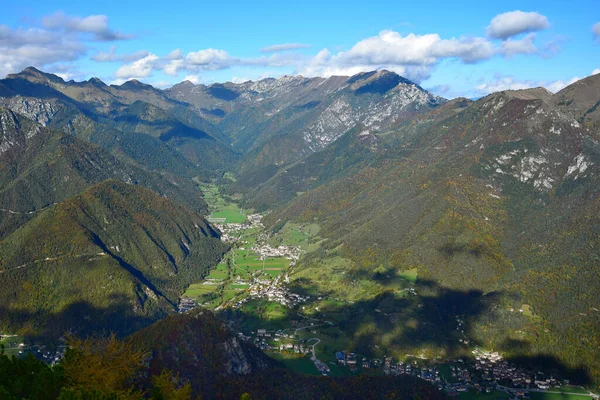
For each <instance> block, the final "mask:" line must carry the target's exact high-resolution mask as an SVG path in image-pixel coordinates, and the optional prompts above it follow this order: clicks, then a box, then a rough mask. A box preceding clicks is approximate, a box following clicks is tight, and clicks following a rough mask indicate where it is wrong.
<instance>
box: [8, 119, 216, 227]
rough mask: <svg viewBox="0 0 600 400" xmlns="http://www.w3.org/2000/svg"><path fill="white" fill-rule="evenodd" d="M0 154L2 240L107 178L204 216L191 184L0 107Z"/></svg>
mask: <svg viewBox="0 0 600 400" xmlns="http://www.w3.org/2000/svg"><path fill="white" fill-rule="evenodd" d="M0 149H1V150H0V208H1V209H2V218H0V238H1V237H3V236H4V235H6V234H7V233H9V232H11V231H12V230H14V229H15V228H17V227H18V226H19V225H20V224H22V223H24V222H25V221H27V220H29V219H31V218H32V217H33V216H34V215H35V213H36V212H39V211H40V210H42V209H44V208H45V207H48V206H51V205H53V204H55V203H58V202H60V201H62V200H65V199H66V198H68V197H71V196H74V195H76V194H78V193H80V192H81V191H83V190H84V189H86V188H87V187H89V186H91V185H93V184H95V183H99V182H102V181H104V180H106V179H116V180H120V181H123V182H127V183H135V184H139V185H142V186H145V187H147V188H150V189H152V190H153V191H154V192H156V193H157V194H158V195H160V196H163V195H164V196H166V197H168V198H170V199H172V200H174V201H176V202H179V203H181V204H184V205H187V206H188V207H190V208H191V209H193V210H195V211H196V212H199V213H204V212H206V203H204V201H203V200H202V199H201V198H199V195H198V190H197V188H196V186H195V184H194V183H193V182H191V181H190V180H189V179H185V178H182V177H177V176H174V175H165V174H158V173H154V172H150V171H147V170H145V169H143V168H140V167H139V166H136V165H134V164H131V163H127V162H124V161H121V160H119V159H117V158H116V157H114V156H113V155H111V154H110V153H109V152H107V151H106V150H104V149H102V148H101V147H99V146H96V145H93V144H90V143H88V142H86V141H83V140H80V139H78V138H76V137H74V136H73V135H70V134H68V133H63V132H60V131H56V130H52V129H48V128H45V127H42V126H40V125H39V124H37V123H35V122H33V121H31V120H29V119H28V118H26V117H23V116H21V115H18V114H16V113H14V112H12V111H10V110H7V109H5V108H1V107H0Z"/></svg>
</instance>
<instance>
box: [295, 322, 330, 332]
mask: <svg viewBox="0 0 600 400" xmlns="http://www.w3.org/2000/svg"><path fill="white" fill-rule="evenodd" d="M323 325H325V324H319V325H307V326H303V327H301V328H298V329H296V330H295V331H294V335H295V334H296V333H298V331H301V330H302V329H306V328H316V327H319V326H323Z"/></svg>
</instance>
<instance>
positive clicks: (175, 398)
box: [151, 370, 192, 400]
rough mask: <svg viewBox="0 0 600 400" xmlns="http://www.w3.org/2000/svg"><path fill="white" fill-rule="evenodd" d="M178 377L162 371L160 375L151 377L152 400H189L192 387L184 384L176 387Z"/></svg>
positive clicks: (187, 383)
mask: <svg viewBox="0 0 600 400" xmlns="http://www.w3.org/2000/svg"><path fill="white" fill-rule="evenodd" d="M178 381H179V379H178V377H177V376H173V374H172V373H171V372H170V371H167V370H164V371H162V372H161V373H160V375H155V376H153V377H152V393H151V398H152V400H191V398H192V386H191V385H190V383H189V382H186V383H185V384H184V385H183V386H181V387H177V386H178Z"/></svg>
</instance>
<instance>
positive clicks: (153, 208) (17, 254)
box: [0, 180, 226, 337]
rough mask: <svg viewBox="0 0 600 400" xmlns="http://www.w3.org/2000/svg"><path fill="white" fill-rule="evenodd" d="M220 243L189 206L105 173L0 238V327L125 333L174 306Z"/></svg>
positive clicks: (213, 259)
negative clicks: (106, 177) (105, 178)
mask: <svg viewBox="0 0 600 400" xmlns="http://www.w3.org/2000/svg"><path fill="white" fill-rule="evenodd" d="M225 248H226V247H225V245H224V244H222V242H221V241H220V240H219V237H218V234H217V232H215V231H214V230H213V228H212V227H211V226H210V225H208V224H207V223H206V221H205V220H204V219H203V218H202V217H201V216H199V215H198V214H196V213H194V212H192V211H190V210H188V209H186V208H184V207H182V206H179V205H177V204H175V203H173V202H171V201H169V200H168V199H165V198H163V197H159V196H157V195H156V194H154V193H153V192H151V191H150V190H148V189H145V188H142V187H140V186H136V185H131V184H126V183H122V182H118V181H112V180H111V181H105V182H103V183H100V184H98V185H95V186H93V187H91V188H90V189H87V190H86V191H84V192H83V193H82V194H80V195H78V196H75V197H73V198H70V199H67V200H65V201H63V202H61V203H59V204H58V205H56V206H53V207H50V208H48V209H47V210H45V211H42V212H40V213H39V214H37V215H36V216H35V217H34V218H33V219H32V220H31V221H29V222H28V223H27V224H26V225H24V226H23V227H21V228H20V229H18V230H17V231H15V232H13V233H12V234H10V235H9V236H8V237H6V238H5V239H4V240H2V241H1V242H0V254H2V260H1V266H0V270H1V271H0V272H1V274H2V280H1V282H0V285H1V288H0V289H1V290H0V296H1V298H0V304H2V309H1V313H0V321H1V324H2V325H1V326H2V328H1V329H2V331H7V330H8V331H16V332H18V333H22V334H24V335H32V336H37V335H40V336H44V337H57V336H60V335H62V334H64V333H65V332H66V331H71V332H73V333H78V334H82V333H92V332H101V331H109V330H113V331H115V332H121V333H124V332H131V331H133V330H134V329H136V328H139V327H140V326H143V325H145V324H148V323H150V322H151V321H153V320H156V319H157V318H159V317H163V316H165V315H167V314H168V313H169V312H172V311H173V310H174V309H176V305H177V302H178V298H179V295H180V293H181V291H182V290H183V289H184V288H185V287H186V286H187V285H189V284H190V283H191V282H193V281H194V280H197V279H199V278H200V277H202V276H204V275H205V274H206V273H207V271H208V269H209V268H210V266H212V265H214V264H216V263H217V262H218V261H219V260H220V257H221V255H222V254H223V252H224V251H225Z"/></svg>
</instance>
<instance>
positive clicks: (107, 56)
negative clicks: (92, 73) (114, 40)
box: [92, 46, 149, 62]
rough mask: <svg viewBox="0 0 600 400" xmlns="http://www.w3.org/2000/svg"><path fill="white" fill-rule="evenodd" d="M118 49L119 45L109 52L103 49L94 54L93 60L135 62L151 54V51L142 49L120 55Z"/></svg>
mask: <svg viewBox="0 0 600 400" xmlns="http://www.w3.org/2000/svg"><path fill="white" fill-rule="evenodd" d="M116 50H117V47H116V46H112V47H111V48H110V49H109V51H108V52H105V51H101V52H99V53H96V54H95V55H94V56H92V60H94V61H96V62H114V61H121V62H133V61H137V60H140V59H142V58H144V57H146V56H147V55H148V54H149V52H148V51H147V50H140V51H136V52H134V53H129V54H120V55H119V54H117V53H116Z"/></svg>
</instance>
